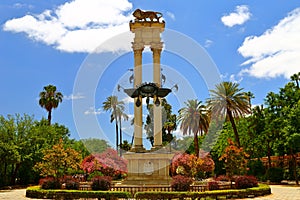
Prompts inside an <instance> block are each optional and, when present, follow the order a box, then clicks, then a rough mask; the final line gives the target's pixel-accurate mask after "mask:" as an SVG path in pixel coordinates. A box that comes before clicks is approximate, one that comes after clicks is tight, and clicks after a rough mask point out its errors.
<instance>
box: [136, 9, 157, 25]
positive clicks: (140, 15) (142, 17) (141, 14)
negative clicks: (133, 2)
mask: <svg viewBox="0 0 300 200" xmlns="http://www.w3.org/2000/svg"><path fill="white" fill-rule="evenodd" d="M132 15H133V16H134V17H135V20H136V21H150V22H154V19H155V21H156V22H159V19H160V18H161V17H162V14H161V13H160V12H154V11H142V10H141V9H136V10H135V11H134V12H133V14H132ZM147 19H148V20H147Z"/></svg>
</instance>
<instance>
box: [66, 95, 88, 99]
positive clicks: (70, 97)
mask: <svg viewBox="0 0 300 200" xmlns="http://www.w3.org/2000/svg"><path fill="white" fill-rule="evenodd" d="M84 98H85V96H84V95H82V94H70V95H69V96H64V99H65V100H76V99H84Z"/></svg>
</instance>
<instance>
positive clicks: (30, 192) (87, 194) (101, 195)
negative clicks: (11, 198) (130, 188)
mask: <svg viewBox="0 0 300 200" xmlns="http://www.w3.org/2000/svg"><path fill="white" fill-rule="evenodd" d="M26 197H28V198H36V199H45V198H47V199H80V198H83V199H88V198H93V199H97V198H98V199H118V198H119V199H128V198H130V197H131V194H130V193H129V192H117V191H84V190H43V189H40V188H39V187H36V186H35V187H29V188H27V190H26Z"/></svg>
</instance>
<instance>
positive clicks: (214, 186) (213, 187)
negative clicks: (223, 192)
mask: <svg viewBox="0 0 300 200" xmlns="http://www.w3.org/2000/svg"><path fill="white" fill-rule="evenodd" d="M208 189H209V190H218V189H219V184H218V182H217V181H209V182H208Z"/></svg>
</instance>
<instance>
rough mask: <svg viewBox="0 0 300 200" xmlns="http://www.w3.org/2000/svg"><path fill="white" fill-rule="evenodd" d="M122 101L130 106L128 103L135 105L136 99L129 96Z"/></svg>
mask: <svg viewBox="0 0 300 200" xmlns="http://www.w3.org/2000/svg"><path fill="white" fill-rule="evenodd" d="M122 101H123V102H124V103H125V104H128V103H134V99H133V98H131V97H129V96H127V97H125V98H124V99H122Z"/></svg>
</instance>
